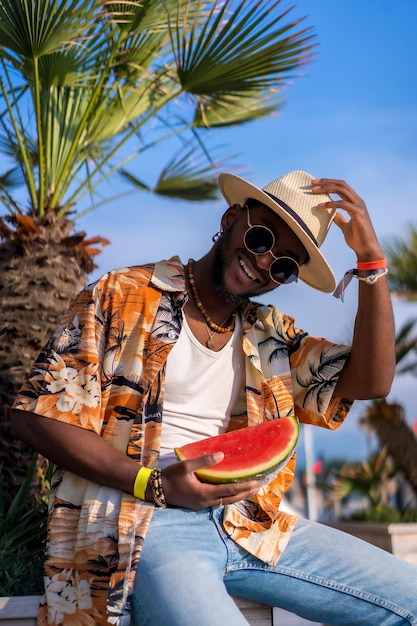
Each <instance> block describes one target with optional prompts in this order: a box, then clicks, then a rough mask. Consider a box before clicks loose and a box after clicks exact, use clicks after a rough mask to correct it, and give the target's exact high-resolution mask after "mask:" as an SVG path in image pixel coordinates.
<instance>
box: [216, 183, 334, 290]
mask: <svg viewBox="0 0 417 626" xmlns="http://www.w3.org/2000/svg"><path fill="white" fill-rule="evenodd" d="M313 179H314V176H312V175H311V174H307V172H302V171H295V172H289V173H288V174H285V175H284V176H281V177H280V178H277V179H276V180H274V181H273V182H272V183H270V184H269V185H266V187H263V189H258V187H255V186H254V185H252V184H251V183H249V182H248V181H246V180H244V179H243V178H240V177H239V176H235V175H234V174H227V173H223V174H220V175H219V179H218V180H219V187H220V191H221V192H222V194H223V196H224V197H225V198H226V200H227V202H228V204H229V205H230V206H232V205H233V204H240V205H241V206H243V205H244V204H245V202H246V200H247V199H248V198H253V199H255V200H258V201H259V202H262V204H265V205H266V206H267V207H269V208H270V209H272V210H273V211H275V213H277V215H279V217H281V218H282V219H283V220H284V222H286V223H287V224H288V226H289V227H290V228H291V229H292V230H293V231H294V233H295V234H296V235H297V237H298V238H299V240H300V241H301V242H302V244H303V245H304V247H305V248H306V250H307V252H308V254H309V256H310V259H309V261H308V262H307V263H305V264H304V265H302V266H301V267H300V274H299V277H300V279H301V280H303V281H304V282H305V283H307V284H308V285H310V286H311V287H314V288H315V289H319V290H320V291H325V292H330V291H333V290H334V288H335V285H336V281H335V277H334V275H333V272H332V270H331V269H330V266H329V265H328V263H327V261H326V259H325V258H324V256H323V255H322V254H321V252H320V250H319V248H320V246H321V244H322V243H323V241H324V239H325V238H326V235H327V232H328V230H329V228H330V226H331V223H332V221H333V217H334V214H335V212H336V210H335V209H329V210H327V209H319V208H317V205H318V204H319V203H320V202H329V201H330V200H331V197H330V196H328V195H327V194H313V193H312V192H311V181H312V180H313Z"/></svg>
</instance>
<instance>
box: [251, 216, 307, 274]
mask: <svg viewBox="0 0 417 626" xmlns="http://www.w3.org/2000/svg"><path fill="white" fill-rule="evenodd" d="M246 209H247V211H248V230H247V231H246V232H245V234H244V236H243V243H244V244H245V248H246V249H247V250H249V252H252V254H259V255H260V254H267V252H269V253H270V254H271V255H272V257H273V258H274V260H273V261H272V263H271V265H270V266H269V275H270V277H271V279H272V280H273V281H274V282H275V283H278V284H279V285H288V284H289V283H293V282H294V281H297V280H298V272H299V270H300V266H299V265H298V263H297V261H295V260H294V259H292V258H291V257H290V256H278V257H277V256H275V255H274V254H273V252H272V248H273V247H274V245H275V235H274V233H273V232H272V230H270V229H269V228H268V227H267V226H261V225H259V224H255V226H252V224H251V223H250V216H249V207H248V206H247V205H246Z"/></svg>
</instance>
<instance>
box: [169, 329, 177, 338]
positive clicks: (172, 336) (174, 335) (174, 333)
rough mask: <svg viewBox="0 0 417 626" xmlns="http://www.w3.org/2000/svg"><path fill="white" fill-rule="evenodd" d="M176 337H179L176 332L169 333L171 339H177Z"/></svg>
mask: <svg viewBox="0 0 417 626" xmlns="http://www.w3.org/2000/svg"><path fill="white" fill-rule="evenodd" d="M176 336H177V333H176V332H175V331H173V330H170V331H169V333H168V337H169V339H175V338H176Z"/></svg>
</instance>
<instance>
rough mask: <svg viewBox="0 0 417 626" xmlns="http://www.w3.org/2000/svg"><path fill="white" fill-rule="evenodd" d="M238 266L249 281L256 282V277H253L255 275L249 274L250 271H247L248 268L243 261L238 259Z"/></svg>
mask: <svg viewBox="0 0 417 626" xmlns="http://www.w3.org/2000/svg"><path fill="white" fill-rule="evenodd" d="M239 265H240V267H241V268H242V270H243V271H244V272H245V274H246V275H247V276H248V277H249V278H250V279H251V280H258V277H257V276H255V274H254V273H253V272H251V270H250V269H249V267H248V266H247V265H246V263H245V261H244V260H243V259H239Z"/></svg>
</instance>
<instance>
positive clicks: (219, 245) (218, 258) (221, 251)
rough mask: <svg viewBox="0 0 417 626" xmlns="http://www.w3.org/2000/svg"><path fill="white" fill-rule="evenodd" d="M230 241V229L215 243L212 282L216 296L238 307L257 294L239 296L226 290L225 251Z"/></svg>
mask: <svg viewBox="0 0 417 626" xmlns="http://www.w3.org/2000/svg"><path fill="white" fill-rule="evenodd" d="M230 239H231V237H230V229H227V230H225V231H224V233H223V234H222V235H221V237H220V238H219V239H218V240H217V242H216V245H215V248H214V266H213V282H214V288H215V290H216V293H217V295H219V296H220V297H221V298H223V300H225V301H226V302H231V303H232V304H236V305H240V304H243V303H244V302H247V300H249V298H250V296H257V295H258V294H256V293H251V294H243V295H241V294H238V293H233V292H232V291H229V290H228V289H226V286H225V284H224V275H225V271H226V262H225V250H227V248H228V246H229V241H230Z"/></svg>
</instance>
